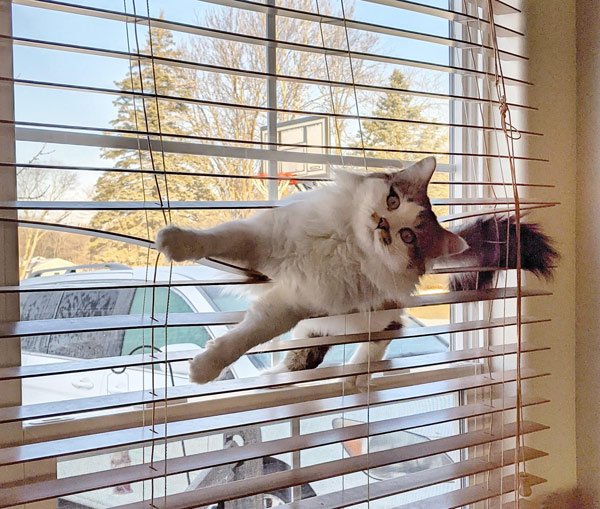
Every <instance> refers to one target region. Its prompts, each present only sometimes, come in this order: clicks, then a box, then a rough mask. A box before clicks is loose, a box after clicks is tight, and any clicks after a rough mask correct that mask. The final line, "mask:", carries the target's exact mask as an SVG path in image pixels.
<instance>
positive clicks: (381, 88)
mask: <svg viewBox="0 0 600 509" xmlns="http://www.w3.org/2000/svg"><path fill="white" fill-rule="evenodd" d="M199 65H202V66H203V67H206V69H202V70H205V71H207V72H215V73H224V74H236V75H240V76H243V77H248V78H258V79H268V78H276V79H278V80H279V81H289V82H295V83H302V84H305V85H318V86H331V87H334V88H356V89H357V90H362V91H365V92H379V93H401V94H406V95H413V96H416V97H425V98H428V99H439V100H454V101H465V102H472V103H477V104H482V105H489V104H491V105H494V106H499V105H500V102H499V101H497V100H494V99H488V98H482V97H480V96H470V95H459V94H450V93H442V92H432V91H427V90H416V89H408V88H396V87H392V86H387V85H373V84H370V83H356V84H353V83H350V82H346V81H334V80H326V79H321V78H314V77H306V76H291V75H286V74H276V73H267V72H261V71H250V70H244V69H233V68H228V67H220V66H214V65H210V64H199ZM0 81H8V82H12V83H15V84H17V85H27V86H38V87H46V88H58V89H65V90H79V91H82V92H86V91H87V92H97V93H110V94H112V93H114V94H117V95H130V96H135V97H148V98H154V97H159V98H164V99H167V98H168V97H172V96H166V95H164V96H163V95H161V94H152V93H142V92H139V91H130V90H116V89H107V88H101V87H92V86H85V85H79V84H73V83H58V82H49V81H40V80H29V79H23V78H9V77H6V76H0ZM172 99H174V100H175V99H177V100H182V101H194V99H191V98H186V97H172ZM506 105H507V106H509V107H510V108H517V109H523V110H531V111H537V110H538V108H536V107H535V106H530V105H528V104H521V103H510V102H507V103H506Z"/></svg>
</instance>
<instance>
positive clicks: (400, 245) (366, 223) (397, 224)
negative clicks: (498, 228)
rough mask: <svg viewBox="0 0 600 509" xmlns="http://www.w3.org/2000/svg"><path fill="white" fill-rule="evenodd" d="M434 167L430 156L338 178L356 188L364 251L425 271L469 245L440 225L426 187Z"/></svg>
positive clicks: (387, 262)
mask: <svg viewBox="0 0 600 509" xmlns="http://www.w3.org/2000/svg"><path fill="white" fill-rule="evenodd" d="M435 165H436V161H435V158H433V157H428V158H426V159H423V160H422V161H419V162H418V163H415V164H413V165H412V166H410V167H409V168H406V169H404V170H401V171H397V172H394V173H374V174H370V175H367V176H359V175H356V174H347V173H344V174H339V175H338V177H337V178H336V181H337V182H338V185H340V186H342V187H346V188H351V189H352V190H353V191H354V200H353V202H354V205H355V211H354V228H355V232H356V234H357V237H358V240H359V242H360V244H361V245H362V247H363V249H365V251H366V252H367V253H369V254H371V253H372V254H373V255H375V256H377V257H378V258H380V259H381V261H382V263H384V264H385V265H386V266H387V267H389V268H390V269H392V270H395V271H403V270H406V269H408V270H411V271H414V272H416V273H417V274H419V275H421V274H423V273H424V272H425V270H426V268H427V267H428V266H429V265H431V264H432V263H433V261H434V260H436V259H440V258H444V257H447V256H450V255H453V254H458V253H461V252H462V251H464V250H466V249H467V248H468V245H467V243H466V242H465V241H464V240H463V239H462V238H461V237H459V236H458V235H455V234H454V233H452V232H450V231H448V230H446V229H445V228H442V227H441V226H440V224H439V223H438V220H437V218H436V216H435V214H434V213H433V210H432V209H431V202H430V201H429V197H428V196H427V186H428V184H429V181H430V180H431V177H432V175H433V172H434V171H435ZM348 190H350V189H348Z"/></svg>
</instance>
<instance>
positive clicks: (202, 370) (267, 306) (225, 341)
mask: <svg viewBox="0 0 600 509" xmlns="http://www.w3.org/2000/svg"><path fill="white" fill-rule="evenodd" d="M307 316H308V313H307V311H306V310H303V309H301V308H298V307H297V305H295V304H294V302H293V297H292V296H289V295H288V292H286V291H284V290H282V289H279V288H273V289H272V290H271V291H270V292H269V293H267V294H265V295H264V296H262V297H261V298H259V299H258V300H257V301H256V302H254V304H253V305H252V306H251V307H250V308H249V309H248V311H247V312H246V315H245V316H244V319H243V320H242V321H241V322H240V323H239V324H238V325H236V326H235V327H234V328H233V329H231V330H230V331H229V332H227V333H226V334H224V335H223V336H221V337H219V338H217V339H215V340H212V341H209V342H208V343H207V344H206V346H205V348H204V351H203V352H202V353H200V354H198V355H197V356H196V357H194V359H193V360H192V361H191V362H190V381H192V382H195V383H198V384H202V383H206V382H209V381H211V380H214V379H215V378H216V377H217V376H218V375H219V373H220V372H221V371H222V370H223V369H224V368H226V367H227V366H229V365H230V364H232V363H233V362H235V361H236V360H237V359H239V358H240V357H241V356H242V355H244V354H245V353H246V352H247V351H248V350H250V349H251V348H252V347H254V346H256V345H259V344H261V343H265V342H266V341H269V340H270V339H272V338H274V337H276V336H279V335H280V334H283V333H284V332H287V331H288V330H290V329H291V328H292V327H294V325H296V324H297V323H298V322H299V321H300V320H302V319H304V318H307Z"/></svg>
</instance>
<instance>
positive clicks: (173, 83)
mask: <svg viewBox="0 0 600 509" xmlns="http://www.w3.org/2000/svg"><path fill="white" fill-rule="evenodd" d="M149 42H150V41H149V40H147V41H146V48H145V49H144V50H143V52H144V53H147V54H149V53H150V48H149ZM152 46H153V51H154V53H155V54H158V55H161V56H164V57H168V58H179V59H181V58H182V53H181V50H179V49H177V48H176V47H175V44H174V41H173V38H172V35H171V33H170V32H167V31H165V30H158V29H156V30H154V29H153V30H152ZM140 67H141V75H142V77H141V78H142V79H140ZM140 67H138V66H137V64H135V63H134V64H132V66H131V68H130V71H129V72H128V74H127V76H126V77H125V78H124V79H123V80H121V81H119V82H117V83H116V85H117V86H118V87H119V89H120V90H132V89H133V90H136V91H138V92H141V91H142V88H143V91H144V92H145V93H153V92H154V90H155V88H156V91H157V93H158V94H165V95H180V94H181V92H182V91H185V90H188V89H189V88H190V82H189V73H186V72H184V71H183V69H181V68H178V67H175V66H162V65H159V64H155V67H154V72H153V69H152V63H151V62H148V61H144V62H143V63H141V66H140ZM155 81H156V87H155ZM114 104H115V106H116V107H117V112H118V113H117V117H116V118H115V119H114V120H113V121H112V122H111V123H112V125H113V126H114V127H115V128H119V129H128V130H139V131H145V130H148V131H150V132H159V121H160V128H161V129H162V131H163V133H169V132H173V133H181V134H193V132H192V130H191V127H190V124H189V121H188V120H187V119H188V118H189V115H190V111H189V110H190V105H189V104H187V103H183V102H175V101H163V100H159V101H158V106H159V110H158V111H159V115H157V101H156V100H155V99H154V98H146V99H144V103H142V99H141V98H140V97H133V96H131V95H122V96H119V97H118V98H117V99H116V100H115V101H114ZM140 139H141V141H142V142H144V143H145V142H146V139H145V137H144V136H141V137H140ZM154 139H155V140H158V138H156V137H155V138H154ZM151 156H152V157H151ZM103 157H105V158H107V159H111V160H114V163H113V164H114V166H115V167H116V168H143V169H145V170H152V169H153V168H154V169H155V171H156V174H155V175H149V174H139V173H138V174H136V173H117V172H106V173H105V174H103V175H102V176H101V177H100V178H99V179H98V181H97V182H96V185H95V189H94V198H93V199H94V200H96V201H144V200H146V201H148V202H158V201H159V200H160V199H162V201H163V202H166V200H167V196H168V198H169V199H170V200H171V201H174V200H185V201H188V200H189V201H194V200H211V199H214V195H213V193H212V192H211V190H210V188H209V186H208V185H207V183H206V179H203V178H195V177H193V176H190V177H187V176H178V175H168V176H165V175H164V174H163V173H162V171H163V169H165V168H166V169H167V170H178V171H189V172H190V173H193V172H198V171H207V169H208V164H207V163H206V159H205V158H202V157H196V156H191V155H181V154H169V153H164V154H163V153H162V152H161V151H160V150H155V151H153V153H152V154H150V153H149V152H148V151H139V152H138V151H137V150H135V151H132V150H123V149H106V150H104V152H103ZM172 216H173V220H174V221H177V222H178V223H179V224H182V225H192V224H193V225H196V226H202V225H206V224H208V222H209V220H210V213H207V212H203V211H177V212H173V214H172ZM167 218H168V216H167ZM164 225H165V215H164V214H163V213H161V212H147V213H146V212H144V211H118V212H115V211H102V212H98V213H97V214H96V215H95V216H94V217H93V219H92V221H91V226H92V227H93V228H98V229H103V230H107V231H111V232H119V233H124V234H128V235H134V236H140V237H149V238H150V239H153V238H154V236H155V234H156V231H157V230H158V229H159V228H161V227H162V226H164ZM90 254H91V257H92V260H93V261H95V262H122V263H127V264H131V265H145V264H146V262H147V260H146V256H147V253H146V252H145V250H143V249H129V250H124V249H123V246H122V245H119V244H117V243H113V242H110V241H107V240H104V239H94V240H93V241H92V242H91V243H90Z"/></svg>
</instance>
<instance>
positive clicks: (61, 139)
mask: <svg viewBox="0 0 600 509" xmlns="http://www.w3.org/2000/svg"><path fill="white" fill-rule="evenodd" d="M0 123H2V121H0ZM36 125H38V126H39V125H45V124H41V123H39V122H38V123H36ZM63 127H65V126H63ZM71 129H73V130H77V129H79V130H82V129H83V130H86V131H94V130H96V131H102V132H107V131H111V130H110V129H107V128H104V129H103V128H88V127H82V126H71ZM112 131H115V130H114V129H113V130H112ZM119 132H121V131H119ZM136 133H138V134H141V135H142V136H143V137H142V138H134V137H131V136H125V134H136ZM15 134H16V138H17V141H32V142H38V143H56V144H62V145H82V146H89V147H100V148H118V149H125V150H135V151H139V150H149V148H150V149H152V151H154V152H165V153H172V154H189V155H198V156H206V157H224V158H233V159H252V160H261V161H277V162H288V163H309V164H329V165H334V166H340V167H358V168H364V167H365V164H366V165H367V166H368V167H369V168H371V167H372V168H404V166H405V164H404V162H403V161H401V160H398V159H385V158H377V157H368V156H367V157H358V156H352V155H351V156H346V155H336V154H319V153H313V152H310V153H309V152H306V153H298V152H291V151H286V150H266V149H262V148H250V146H251V145H268V143H266V142H259V141H249V140H231V139H226V140H220V139H218V138H214V137H198V136H185V135H181V134H179V135H174V134H166V133H163V134H162V135H161V138H162V139H158V138H157V137H158V136H159V135H158V133H149V134H147V135H146V133H145V132H144V131H133V132H126V133H123V134H124V135H123V136H117V135H109V134H90V133H78V132H71V131H63V130H59V129H41V128H37V127H35V128H30V127H17V128H16V129H15ZM169 137H172V138H185V139H187V138H190V139H195V138H206V141H216V142H221V143H232V144H236V145H239V144H243V145H247V146H231V145H215V144H209V143H197V142H193V143H192V142H182V141H171V140H168V139H164V138H169ZM273 145H274V146H277V145H278V144H277V143H273ZM299 148H305V146H304V145H302V146H301V147H299ZM348 150H353V151H355V150H356V149H354V148H352V149H348ZM361 150H362V149H361ZM365 151H367V152H369V151H375V152H376V151H377V149H369V148H368V147H366V148H365ZM380 151H381V152H398V153H407V154H420V155H426V154H434V155H455V156H463V157H477V158H489V159H507V158H508V156H507V155H503V154H494V153H468V152H465V153H462V152H444V151H431V150H408V149H389V150H388V149H383V150H380ZM514 159H515V160H518V161H532V162H534V161H535V162H541V163H547V162H548V159H544V158H540V157H526V156H515V157H514ZM438 169H440V170H442V165H438Z"/></svg>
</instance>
